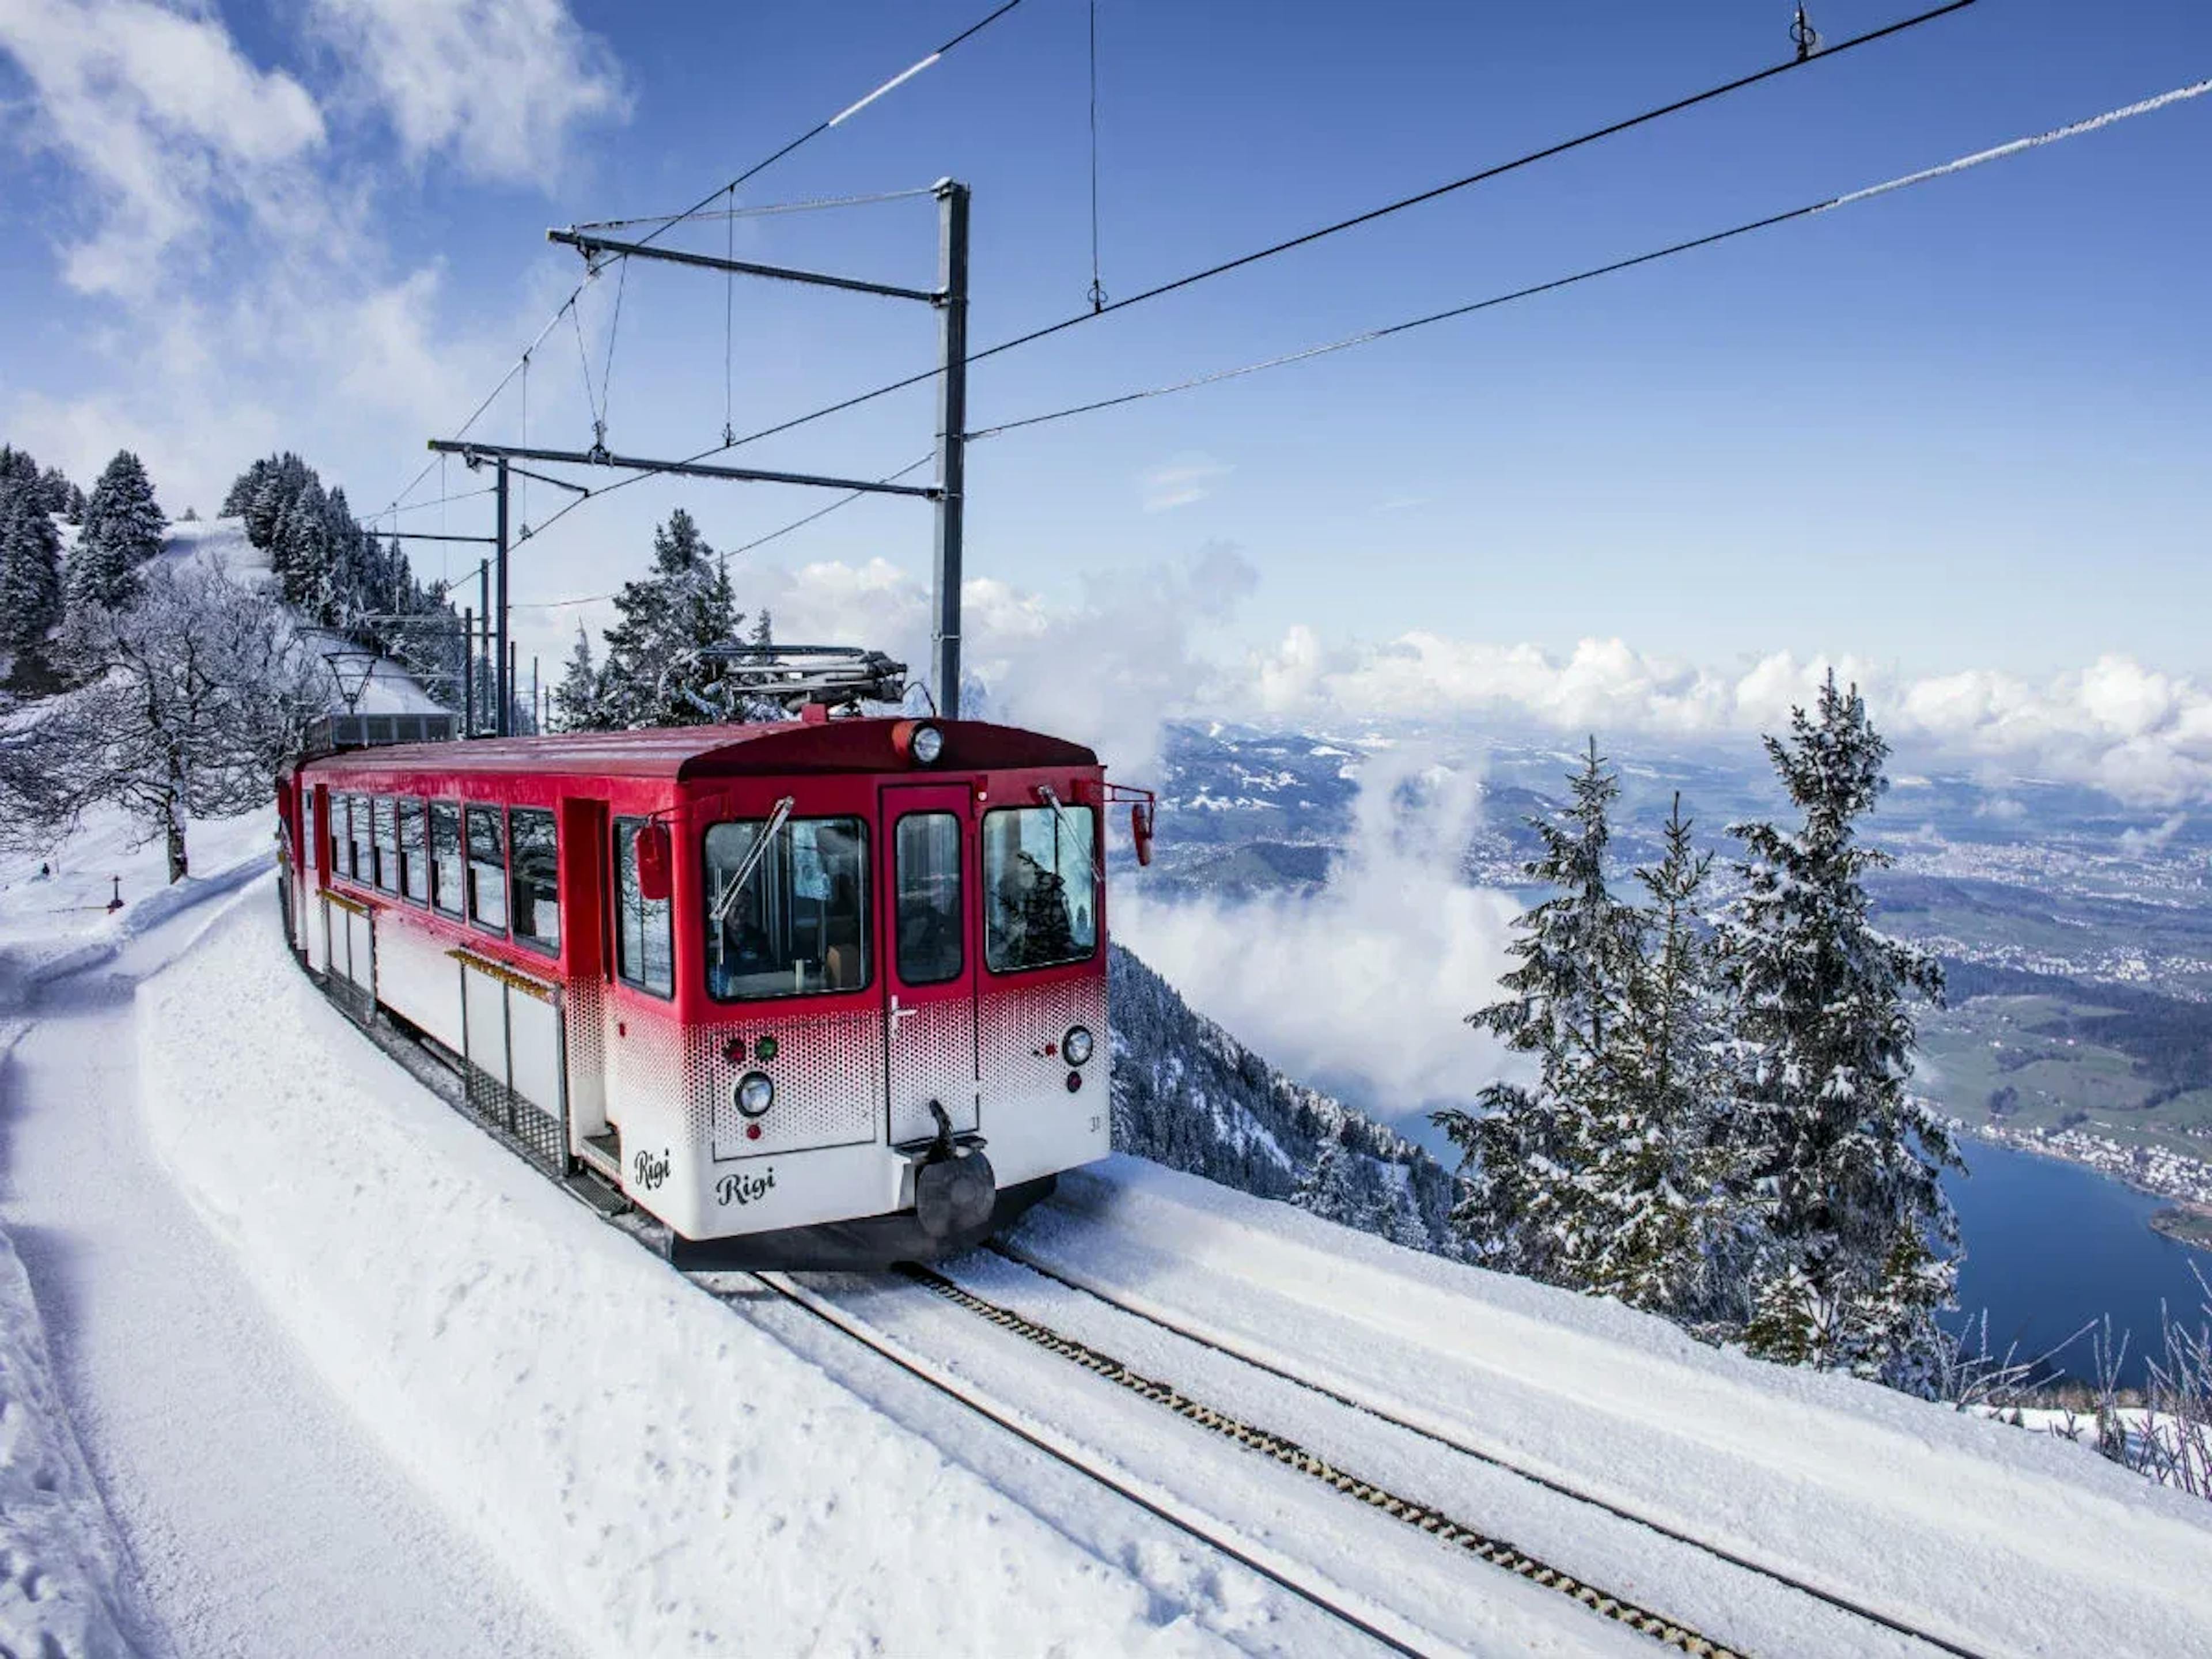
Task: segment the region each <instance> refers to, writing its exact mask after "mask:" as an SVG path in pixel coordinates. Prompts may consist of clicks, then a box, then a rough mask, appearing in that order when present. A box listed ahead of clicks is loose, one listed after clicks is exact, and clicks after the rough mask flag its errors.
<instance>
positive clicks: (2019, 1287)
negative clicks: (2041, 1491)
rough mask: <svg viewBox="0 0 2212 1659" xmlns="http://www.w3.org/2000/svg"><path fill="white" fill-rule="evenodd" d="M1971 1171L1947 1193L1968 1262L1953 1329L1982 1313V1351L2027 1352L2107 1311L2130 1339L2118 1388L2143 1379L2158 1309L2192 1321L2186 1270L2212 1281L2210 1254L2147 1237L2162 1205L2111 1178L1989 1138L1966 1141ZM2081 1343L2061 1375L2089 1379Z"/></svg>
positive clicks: (2196, 1307)
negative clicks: (1985, 1325) (1985, 1342)
mask: <svg viewBox="0 0 2212 1659" xmlns="http://www.w3.org/2000/svg"><path fill="white" fill-rule="evenodd" d="M1960 1151H1961V1152H1963V1153H1964V1154H1965V1157H1966V1165H1967V1170H1968V1174H1967V1175H1966V1176H1964V1177H1961V1176H1956V1175H1954V1176H1949V1177H1948V1178H1947V1179H1946V1181H1945V1183H1944V1184H1945V1186H1946V1187H1947V1188H1948V1189H1949V1191H1950V1194H1951V1202H1952V1203H1953V1204H1954V1206H1956V1207H1957V1209H1958V1212H1959V1231H1960V1236H1961V1237H1963V1238H1964V1240H1965V1241H1966V1261H1965V1263H1964V1264H1963V1265H1962V1266H1961V1267H1960V1270H1959V1307H1960V1311H1959V1312H1958V1313H1957V1314H1955V1315H1953V1316H1948V1318H1947V1320H1946V1323H1947V1324H1948V1325H1950V1326H1951V1327H1952V1328H1954V1329H1955V1328H1958V1327H1959V1326H1960V1325H1962V1324H1963V1323H1964V1322H1966V1320H1967V1319H1968V1318H1970V1317H1978V1316H1979V1314H1980V1313H1981V1312H1982V1310H1984V1309H1986V1310H1988V1313H1989V1318H1990V1349H1991V1351H1992V1352H1997V1353H2002V1352H2003V1351H2004V1350H2005V1349H2006V1348H2007V1347H2008V1346H2012V1345H2013V1344H2015V1343H2017V1344H2018V1345H2019V1352H2020V1353H2021V1356H2023V1357H2026V1356H2029V1355H2033V1354H2039V1353H2042V1352H2045V1351H2046V1350H2048V1349H2049V1348H2051V1346H2053V1345H2054V1344H2057V1343H2058V1342H2062V1341H2063V1340H2065V1339H2066V1338H2067V1337H2068V1336H2069V1335H2070V1334H2073V1333H2074V1332H2075V1331H2076V1330H2079V1329H2080V1328H2081V1327H2082V1326H2083V1325H2085V1324H2087V1323H2088V1322H2090V1321H2091V1320H2093V1319H2100V1318H2102V1317H2103V1316H2105V1315H2106V1314H2109V1315H2111V1316H2112V1329H2113V1332H2114V1333H2115V1334H2118V1333H2120V1332H2123V1331H2126V1332H2130V1333H2132V1334H2133V1340H2131V1341H2130V1343H2129V1345H2128V1356H2127V1364H2125V1365H2124V1367H2123V1368H2122V1372H2121V1381H2122V1382H2123V1383H2128V1384H2134V1385H2139V1384H2141V1383H2142V1380H2143V1366H2144V1359H2145V1349H2146V1345H2148V1348H2149V1349H2150V1351H2151V1352H2159V1351H2161V1350H2162V1348H2163V1344H2162V1343H2161V1341H2160V1337H2159V1330H2160V1301H2161V1299H2163V1301H2164V1303H2165V1304H2166V1307H2167V1308H2168V1309H2169V1310H2171V1311H2172V1313H2173V1314H2174V1315H2175V1316H2177V1317H2181V1318H2185V1319H2186V1320H2187V1321H2188V1322H2190V1323H2191V1324H2196V1323H2197V1322H2200V1321H2201V1319H2202V1318H2203V1313H2202V1309H2203V1302H2204V1296H2203V1291H2201V1290H2200V1289H2199V1288H2198V1286H2197V1279H2196V1277H2195V1274H2194V1273H2192V1271H2191V1269H2192V1268H2195V1269H2197V1270H2201V1271H2202V1272H2203V1273H2204V1275H2205V1277H2206V1278H2207V1279H2212V1251H2206V1250H2200V1249H2196V1248H2194V1247H2193V1246H2191V1245H2187V1244H2184V1243H2180V1242H2179V1240H2176V1239H2171V1238H2168V1237H2166V1236H2165V1235H2164V1234H2163V1233H2158V1232H2154V1231H2151V1225H2150V1218H2151V1216H2152V1214H2153V1213H2154V1212H2156V1211H2157V1210H2158V1209H2160V1207H2161V1205H2160V1200H2157V1199H2154V1198H2149V1197H2146V1196H2145V1195H2144V1194H2142V1193H2138V1192H2136V1190H2135V1189H2134V1188H2130V1187H2125V1186H2123V1185H2121V1184H2120V1182H2117V1181H2114V1180H2112V1179H2111V1178H2110V1177H2109V1176H2101V1175H2099V1174H2097V1173H2096V1172H2095V1171H2094V1170H2086V1169H2083V1168H2082V1167H2081V1165H2080V1164H2063V1163H2061V1162H2059V1161H2058V1160H2057V1159H2056V1158H2038V1157H2036V1156H2035V1155H2034V1154H2033V1153H2032V1152H2015V1151H2013V1150H2012V1149H2011V1148H2010V1147H2007V1146H1993V1145H1991V1144H1990V1142H1988V1141H1985V1140H1976V1139H1971V1138H1969V1139H1966V1140H1965V1141H1964V1142H1963V1143H1962V1145H1961V1146H1960ZM2064 1364H2065V1369H2066V1370H2068V1371H2069V1372H2070V1373H2072V1374H2073V1375H2075V1376H2087V1374H2088V1373H2089V1371H2090V1370H2091V1364H2092V1362H2091V1358H2090V1353H2089V1349H2088V1345H2087V1343H2086V1342H2083V1343H2081V1344H2080V1345H2078V1346H2077V1347H2075V1348H2070V1349H2069V1350H2068V1351H2067V1352H2066V1355H2065V1358H2064Z"/></svg>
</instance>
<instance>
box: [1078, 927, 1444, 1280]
mask: <svg viewBox="0 0 2212 1659" xmlns="http://www.w3.org/2000/svg"><path fill="white" fill-rule="evenodd" d="M1109 977H1110V981H1111V994H1112V999H1113V1001H1112V1006H1113V1010H1114V1023H1113V1037H1114V1145H1115V1148H1116V1149H1117V1150H1118V1151H1121V1152H1133V1153H1135V1154H1136V1155H1137V1156H1138V1157H1139V1158H1150V1159H1152V1161H1154V1162H1155V1163H1158V1164H1166V1165H1167V1166H1168V1167H1170V1169H1176V1170H1187V1171H1188V1172H1189V1173H1190V1174H1192V1175H1199V1176H1205V1177H1206V1179H1207V1180H1209V1181H1218V1182H1221V1183H1222V1184H1223V1185H1224V1186H1227V1187H1234V1188H1237V1189H1238V1190H1240V1191H1242V1192H1247V1193H1250V1194H1255V1196H1257V1197H1261V1198H1291V1197H1292V1196H1293V1195H1294V1194H1295V1195H1297V1198H1298V1200H1299V1202H1301V1203H1302V1204H1304V1205H1305V1206H1308V1207H1310V1208H1311V1209H1313V1210H1314V1211H1315V1212H1316V1213H1317V1214H1320V1215H1322V1216H1325V1217H1326V1218H1328V1219H1330V1220H1332V1221H1339V1222H1342V1223H1344V1224H1346V1225H1349V1226H1356V1227H1359V1228H1361V1229H1363V1230H1364V1231H1369V1232H1373V1233H1377V1234H1380V1235H1381V1236H1382V1237H1386V1238H1389V1239H1391V1240H1393V1241H1395V1243H1401V1244H1410V1245H1413V1246H1415V1247H1417V1248H1419V1249H1432V1250H1438V1251H1443V1252H1445V1253H1447V1254H1449V1253H1452V1252H1453V1251H1454V1249H1455V1246H1454V1243H1453V1238H1452V1232H1451V1229H1450V1227H1449V1225H1448V1218H1449V1215H1450V1212H1451V1206H1452V1201H1453V1197H1454V1186H1455V1183H1454V1182H1453V1179H1452V1176H1450V1174H1449V1172H1448V1171H1446V1170H1444V1168H1443V1166H1442V1165H1441V1164H1438V1163H1437V1161H1436V1160H1435V1159H1434V1158H1431V1157H1430V1156H1429V1155H1428V1154H1427V1153H1426V1152H1423V1151H1422V1150H1421V1149H1420V1148H1419V1147H1418V1146H1414V1145H1413V1143H1412V1142H1411V1141H1409V1140H1407V1139H1405V1138H1404V1137H1402V1136H1401V1135H1399V1134H1396V1133H1394V1132H1392V1131H1391V1130H1389V1129H1387V1128H1384V1127H1383V1126H1382V1125H1380V1124H1378V1123H1376V1122H1375V1121H1373V1120H1372V1119H1370V1118H1368V1117H1365V1116H1363V1115H1361V1114H1360V1113H1358V1112H1356V1111H1354V1110H1353V1109H1352V1108H1350V1107H1348V1106H1346V1105H1344V1104H1343V1103H1341V1102H1340V1101H1336V1100H1334V1099H1332V1098H1330V1097H1328V1096H1327V1095H1325V1094H1322V1093H1321V1092H1320V1091H1317V1090H1314V1089H1309V1088H1307V1087H1305V1086H1304V1085H1303V1084H1300V1083H1297V1082H1295V1081H1293V1080H1292V1079H1289V1078H1287V1077H1285V1076H1284V1075H1283V1074H1282V1073H1280V1072H1279V1071H1277V1070H1276V1069H1275V1068H1274V1067H1273V1066H1270V1065H1269V1064H1268V1063H1267V1061H1266V1060H1263V1059H1261V1057H1260V1056H1259V1055H1258V1054H1255V1053H1253V1052H1252V1050H1250V1049H1249V1048H1246V1047H1245V1046H1244V1045H1243V1043H1241V1042H1238V1041H1237V1039H1236V1038H1235V1037H1233V1036H1230V1035H1229V1033H1228V1032H1227V1031H1225V1030H1223V1029H1222V1028H1221V1027H1220V1026H1219V1025H1218V1024H1215V1023H1214V1022H1213V1021H1212V1020H1210V1019H1208V1018H1206V1017H1205V1016H1204V1015H1203V1014H1200V1013H1197V1012H1194V1011H1193V1010H1192V1009H1191V1007H1190V1006H1189V1005H1188V1003H1186V1002H1185V1001H1184V1000H1182V996H1181V995H1180V994H1178V993H1177V992H1176V988H1175V987H1173V986H1171V985H1170V984H1169V983H1168V982H1167V981H1165V980H1164V979H1162V978H1161V977H1160V976H1159V975H1158V974H1156V973H1154V972H1153V971H1152V969H1150V968H1147V967H1146V965H1145V964H1144V963H1143V962H1141V961H1140V960H1139V959H1138V957H1136V955H1135V954H1134V953H1133V952H1132V951H1128V950H1126V949H1124V948H1123V947H1122V946H1121V945H1115V946H1114V947H1112V957H1111V960H1110V962H1109ZM1317 1169H1318V1175H1316V1170H1317Z"/></svg>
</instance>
